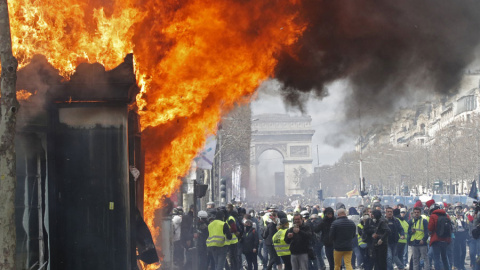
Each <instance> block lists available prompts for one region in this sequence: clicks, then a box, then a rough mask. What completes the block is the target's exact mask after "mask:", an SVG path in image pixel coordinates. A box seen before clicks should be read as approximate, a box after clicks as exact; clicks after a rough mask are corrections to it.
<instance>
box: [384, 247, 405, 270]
mask: <svg viewBox="0 0 480 270" xmlns="http://www.w3.org/2000/svg"><path fill="white" fill-rule="evenodd" d="M396 250H397V244H396V243H393V244H388V253H387V269H388V270H393V263H395V264H396V265H397V267H398V268H399V269H403V268H405V267H404V266H403V263H402V261H400V259H399V258H398V257H397V254H396Z"/></svg>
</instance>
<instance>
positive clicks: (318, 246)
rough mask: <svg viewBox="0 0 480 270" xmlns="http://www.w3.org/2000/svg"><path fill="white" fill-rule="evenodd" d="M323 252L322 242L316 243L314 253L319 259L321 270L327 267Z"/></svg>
mask: <svg viewBox="0 0 480 270" xmlns="http://www.w3.org/2000/svg"><path fill="white" fill-rule="evenodd" d="M322 250H323V243H322V242H317V243H315V246H313V252H314V253H315V256H316V257H317V265H318V267H319V268H323V267H325V262H324V261H323V255H322Z"/></svg>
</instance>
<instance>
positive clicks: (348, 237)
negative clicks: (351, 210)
mask: <svg viewBox="0 0 480 270" xmlns="http://www.w3.org/2000/svg"><path fill="white" fill-rule="evenodd" d="M355 232H356V227H355V223H354V222H353V221H351V220H349V219H348V218H347V214H346V211H345V209H343V208H340V209H338V211H337V219H336V220H335V221H334V222H333V223H332V227H331V228H330V235H329V237H330V239H331V241H332V242H333V247H334V261H335V270H340V268H341V267H342V259H343V261H344V262H345V269H346V270H352V269H353V268H352V264H351V261H352V241H353V239H354V238H355Z"/></svg>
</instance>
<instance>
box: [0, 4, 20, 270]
mask: <svg viewBox="0 0 480 270" xmlns="http://www.w3.org/2000/svg"><path fill="white" fill-rule="evenodd" d="M0 62H1V67H2V75H1V84H0V87H1V94H2V95H1V98H0V228H1V229H0V250H1V251H0V269H4V270H13V269H15V241H16V234H15V187H16V172H15V170H16V162H15V126H16V115H17V112H18V107H19V104H18V101H17V98H16V90H15V87H16V81H17V66H18V63H17V60H16V59H15V57H13V53H12V39H11V36H10V22H9V16H8V6H7V0H0Z"/></svg>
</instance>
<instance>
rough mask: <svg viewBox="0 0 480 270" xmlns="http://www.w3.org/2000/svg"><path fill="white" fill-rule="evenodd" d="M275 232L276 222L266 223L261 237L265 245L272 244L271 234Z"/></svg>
mask: <svg viewBox="0 0 480 270" xmlns="http://www.w3.org/2000/svg"><path fill="white" fill-rule="evenodd" d="M276 232H277V224H276V223H273V222H269V223H267V228H265V230H264V231H263V235H262V236H263V239H265V245H267V246H273V240H272V237H273V235H274V234H275V233H276Z"/></svg>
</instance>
